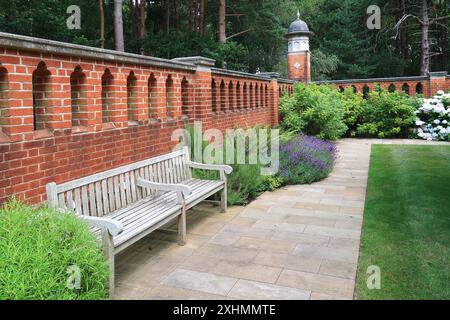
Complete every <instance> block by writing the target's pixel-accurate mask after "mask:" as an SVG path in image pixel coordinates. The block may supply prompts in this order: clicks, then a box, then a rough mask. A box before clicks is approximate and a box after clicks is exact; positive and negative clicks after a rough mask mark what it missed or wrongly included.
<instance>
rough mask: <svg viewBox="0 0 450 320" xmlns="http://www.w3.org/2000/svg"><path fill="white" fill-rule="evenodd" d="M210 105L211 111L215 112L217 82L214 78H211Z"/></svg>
mask: <svg viewBox="0 0 450 320" xmlns="http://www.w3.org/2000/svg"><path fill="white" fill-rule="evenodd" d="M211 106H212V112H214V113H216V112H217V83H216V80H214V79H212V80H211Z"/></svg>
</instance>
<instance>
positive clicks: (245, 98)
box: [242, 82, 248, 109]
mask: <svg viewBox="0 0 450 320" xmlns="http://www.w3.org/2000/svg"><path fill="white" fill-rule="evenodd" d="M242 96H243V97H244V109H248V89H247V82H244V86H243V87H242Z"/></svg>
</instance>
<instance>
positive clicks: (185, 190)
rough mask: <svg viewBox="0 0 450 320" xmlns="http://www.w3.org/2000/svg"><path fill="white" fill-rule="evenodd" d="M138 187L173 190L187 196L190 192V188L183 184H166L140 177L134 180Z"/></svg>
mask: <svg viewBox="0 0 450 320" xmlns="http://www.w3.org/2000/svg"><path fill="white" fill-rule="evenodd" d="M136 184H137V186H138V187H141V188H149V189H154V190H160V191H175V192H181V193H182V194H183V195H185V196H189V195H190V194H191V193H192V189H191V188H190V187H188V186H185V185H183V184H168V183H157V182H152V181H148V180H145V179H142V178H138V179H137V181H136Z"/></svg>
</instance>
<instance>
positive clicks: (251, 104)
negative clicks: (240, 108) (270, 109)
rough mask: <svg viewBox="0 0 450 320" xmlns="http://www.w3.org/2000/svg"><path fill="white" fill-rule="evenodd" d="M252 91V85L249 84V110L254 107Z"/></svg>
mask: <svg viewBox="0 0 450 320" xmlns="http://www.w3.org/2000/svg"><path fill="white" fill-rule="evenodd" d="M253 94H254V91H253V83H250V90H249V97H250V103H249V108H250V109H251V108H253V107H254V95H253Z"/></svg>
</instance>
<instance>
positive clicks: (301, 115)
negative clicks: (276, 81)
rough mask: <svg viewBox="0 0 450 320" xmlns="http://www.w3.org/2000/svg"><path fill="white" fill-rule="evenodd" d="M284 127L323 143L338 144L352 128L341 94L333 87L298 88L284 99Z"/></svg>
mask: <svg viewBox="0 0 450 320" xmlns="http://www.w3.org/2000/svg"><path fill="white" fill-rule="evenodd" d="M280 114H281V117H282V123H281V127H282V129H283V130H285V131H288V132H289V131H291V132H295V133H300V132H303V133H304V134H307V135H314V136H317V137H318V138H320V139H327V140H336V139H339V138H340V137H342V136H343V135H344V134H345V133H346V131H347V129H348V127H347V125H346V124H345V122H344V116H345V107H344V105H343V103H342V99H341V94H340V93H339V91H338V90H336V89H335V88H334V87H332V86H326V85H315V84H297V85H295V89H294V93H293V94H292V95H291V96H287V95H285V96H283V97H282V98H281V99H280Z"/></svg>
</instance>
